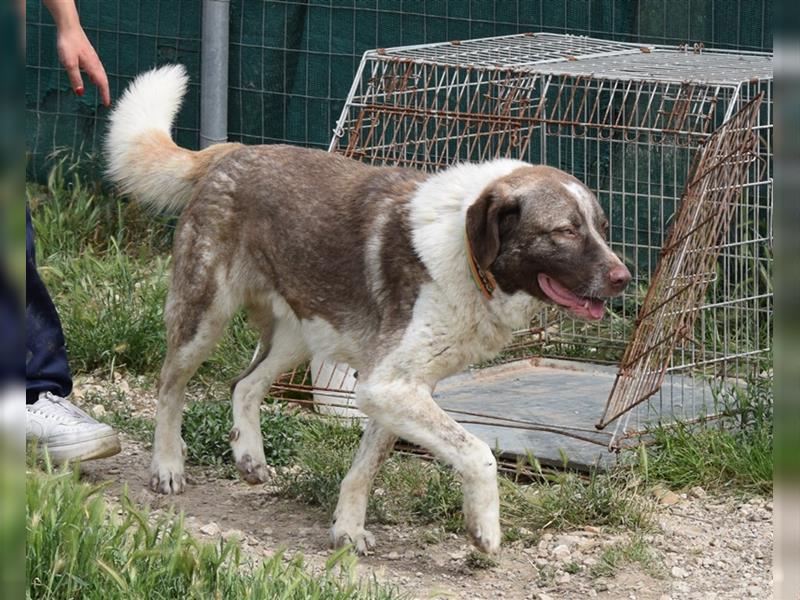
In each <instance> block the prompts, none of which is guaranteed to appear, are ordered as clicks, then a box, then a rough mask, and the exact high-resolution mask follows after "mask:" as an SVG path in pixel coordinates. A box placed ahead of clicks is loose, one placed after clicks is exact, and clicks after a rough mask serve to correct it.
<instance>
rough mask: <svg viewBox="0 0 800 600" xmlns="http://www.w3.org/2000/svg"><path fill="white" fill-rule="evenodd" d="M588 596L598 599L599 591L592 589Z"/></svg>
mask: <svg viewBox="0 0 800 600" xmlns="http://www.w3.org/2000/svg"><path fill="white" fill-rule="evenodd" d="M587 595H588V596H589V598H596V597H597V590H596V589H594V588H591V589H590V590H589V591H588V592H587Z"/></svg>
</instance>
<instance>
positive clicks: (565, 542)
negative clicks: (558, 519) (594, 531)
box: [555, 535, 583, 548]
mask: <svg viewBox="0 0 800 600" xmlns="http://www.w3.org/2000/svg"><path fill="white" fill-rule="evenodd" d="M582 542H583V540H582V539H581V538H579V537H578V536H575V535H561V536H558V538H556V541H555V544H556V546H566V547H567V548H569V547H570V546H577V545H578V544H580V543H582Z"/></svg>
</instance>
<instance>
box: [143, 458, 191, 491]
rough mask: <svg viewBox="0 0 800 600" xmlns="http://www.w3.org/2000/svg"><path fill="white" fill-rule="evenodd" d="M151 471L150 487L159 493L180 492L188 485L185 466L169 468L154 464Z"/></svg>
mask: <svg viewBox="0 0 800 600" xmlns="http://www.w3.org/2000/svg"><path fill="white" fill-rule="evenodd" d="M150 473H151V475H150V489H151V490H153V491H154V492H156V493H158V494H180V493H181V492H183V490H184V488H185V487H186V477H185V476H184V474H183V466H176V467H172V468H168V467H164V466H159V465H153V467H152V468H151V470H150Z"/></svg>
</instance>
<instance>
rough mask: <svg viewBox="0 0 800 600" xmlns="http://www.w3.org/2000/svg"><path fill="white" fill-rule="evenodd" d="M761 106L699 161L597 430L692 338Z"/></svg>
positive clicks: (654, 383)
mask: <svg viewBox="0 0 800 600" xmlns="http://www.w3.org/2000/svg"><path fill="white" fill-rule="evenodd" d="M761 100H762V97H761V96H760V95H759V96H756V98H755V99H753V100H751V101H750V102H749V103H748V104H747V105H745V107H744V108H742V110H740V111H739V112H738V113H736V115H734V116H733V117H732V118H731V119H730V120H728V121H727V122H726V123H725V124H723V125H722V126H721V127H720V128H719V129H718V130H717V131H716V132H715V133H714V135H712V136H711V137H710V138H709V140H708V142H707V143H706V144H705V146H704V147H703V149H702V150H701V151H700V153H699V154H698V155H697V159H696V162H695V165H694V168H693V169H692V177H691V178H690V181H689V183H688V184H687V186H686V192H685V194H684V197H683V200H682V202H681V205H680V208H679V209H678V212H677V214H676V217H675V221H674V224H673V226H672V229H671V231H670V234H669V236H668V238H667V240H666V242H665V244H664V247H663V248H662V251H661V261H660V262H659V264H658V268H657V269H656V272H655V275H654V276H653V279H652V280H651V281H650V287H649V289H648V291H647V295H646V296H645V299H644V303H643V305H642V309H641V312H640V314H639V317H638V318H637V323H638V324H637V327H636V331H635V332H634V334H633V337H632V338H631V340H630V342H629V343H628V346H627V348H626V350H625V354H624V356H623V357H622V362H621V363H620V367H619V373H618V375H617V379H616V381H615V383H614V388H613V389H612V391H611V395H610V396H609V399H608V403H607V404H606V409H605V411H604V413H603V416H602V417H601V419H600V421H599V422H598V424H597V427H598V428H603V427H605V426H606V425H607V424H608V423H609V422H611V421H613V420H614V419H616V418H617V417H619V416H621V415H622V414H624V413H626V412H627V411H628V410H630V409H631V408H633V407H634V406H636V405H637V404H640V403H642V402H644V401H645V400H647V399H648V398H649V397H650V396H652V395H653V394H655V393H656V392H657V391H658V390H659V389H660V387H661V384H662V382H663V380H664V375H665V374H666V371H667V367H668V366H669V364H670V360H671V359H672V353H673V351H674V350H675V348H676V346H677V345H678V342H679V341H680V340H691V339H692V338H691V335H692V332H693V330H694V322H695V319H696V318H697V314H698V308H699V307H700V305H701V303H702V301H703V299H704V298H705V294H706V290H707V288H708V285H709V284H710V283H711V282H712V281H713V279H714V278H715V277H716V270H715V264H716V262H717V258H718V255H719V252H720V248H721V243H722V240H724V239H726V237H727V235H728V232H729V230H730V226H731V216H732V213H733V209H734V204H735V202H736V200H737V199H738V198H739V196H741V194H742V189H743V186H744V184H745V183H746V180H747V174H748V170H749V168H750V166H751V165H752V164H754V163H757V162H758V160H759V158H758V155H757V153H756V150H757V146H758V136H757V135H756V133H755V131H754V129H753V128H754V126H755V124H756V122H757V117H758V111H759V109H760V107H761Z"/></svg>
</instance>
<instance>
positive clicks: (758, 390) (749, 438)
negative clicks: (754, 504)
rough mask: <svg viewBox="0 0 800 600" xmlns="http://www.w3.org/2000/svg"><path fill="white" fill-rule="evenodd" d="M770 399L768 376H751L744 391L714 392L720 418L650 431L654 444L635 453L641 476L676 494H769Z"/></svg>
mask: <svg viewBox="0 0 800 600" xmlns="http://www.w3.org/2000/svg"><path fill="white" fill-rule="evenodd" d="M772 397H773V396H772V377H765V376H753V377H751V378H749V379H748V381H747V385H746V386H736V387H732V388H727V389H726V390H725V391H719V392H718V394H717V400H718V403H719V404H720V405H721V406H720V408H721V409H722V410H723V411H727V415H726V416H724V417H723V418H721V419H719V420H717V421H713V422H709V423H706V424H703V425H685V424H677V425H674V426H670V427H659V428H656V429H654V430H652V431H651V432H650V434H651V435H652V440H653V442H654V443H653V444H652V445H651V446H650V447H648V448H647V449H646V451H643V452H640V453H639V455H640V459H639V466H640V471H641V473H642V476H643V477H644V478H645V480H646V481H648V482H663V483H666V484H667V485H669V486H670V487H672V488H678V489H684V488H689V487H693V486H701V487H704V488H706V489H710V490H719V491H722V490H736V491H738V492H744V493H750V494H752V493H760V494H771V493H772V481H773V446H774V444H773V415H772Z"/></svg>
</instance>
